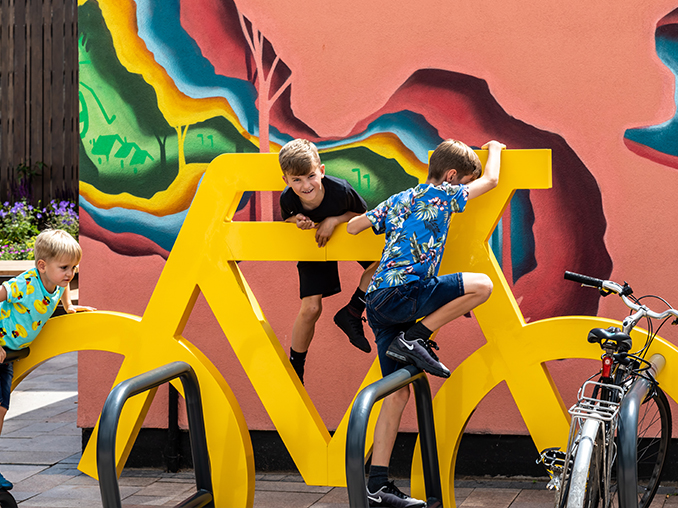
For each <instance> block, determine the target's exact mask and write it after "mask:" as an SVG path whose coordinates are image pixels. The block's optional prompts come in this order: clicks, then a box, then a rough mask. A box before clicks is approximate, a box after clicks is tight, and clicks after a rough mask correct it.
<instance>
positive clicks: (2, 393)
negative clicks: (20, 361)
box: [0, 362, 14, 409]
mask: <svg viewBox="0 0 678 508" xmlns="http://www.w3.org/2000/svg"><path fill="white" fill-rule="evenodd" d="M13 364H14V362H10V363H0V406H1V407H4V408H5V409H9V394H10V392H11V391H12V379H13V378H14V366H13Z"/></svg>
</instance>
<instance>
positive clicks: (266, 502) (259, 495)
mask: <svg viewBox="0 0 678 508" xmlns="http://www.w3.org/2000/svg"><path fill="white" fill-rule="evenodd" d="M322 497H323V495H322V494H311V493H306V492H270V491H258V490H257V491H255V493H254V508H307V507H309V506H312V505H313V504H314V503H316V502H317V501H319V500H320V499H321V498H322Z"/></svg>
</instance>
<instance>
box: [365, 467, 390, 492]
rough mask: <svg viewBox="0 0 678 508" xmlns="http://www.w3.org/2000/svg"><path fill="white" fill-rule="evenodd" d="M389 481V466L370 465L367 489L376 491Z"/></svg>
mask: <svg viewBox="0 0 678 508" xmlns="http://www.w3.org/2000/svg"><path fill="white" fill-rule="evenodd" d="M387 482H388V466H370V478H369V480H367V490H369V491H370V492H373V493H374V492H376V491H378V490H379V489H380V488H382V487H383V486H384V485H386V483H387Z"/></svg>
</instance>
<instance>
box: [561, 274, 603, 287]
mask: <svg viewBox="0 0 678 508" xmlns="http://www.w3.org/2000/svg"><path fill="white" fill-rule="evenodd" d="M565 279H567V280H573V281H574V282H579V283H580V284H583V285H584V286H591V287H594V288H598V289H602V287H603V282H604V281H603V280H601V279H596V278H595V277H589V276H588V275H582V274H580V273H574V272H565Z"/></svg>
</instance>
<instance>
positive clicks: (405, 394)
mask: <svg viewBox="0 0 678 508" xmlns="http://www.w3.org/2000/svg"><path fill="white" fill-rule="evenodd" d="M388 398H390V399H391V400H390V402H391V404H393V406H395V407H398V408H400V409H403V408H404V407H405V406H406V405H407V401H409V400H410V389H409V387H407V386H405V387H403V388H401V389H400V390H398V391H396V392H393V393H392V394H391V395H389V396H388Z"/></svg>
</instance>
